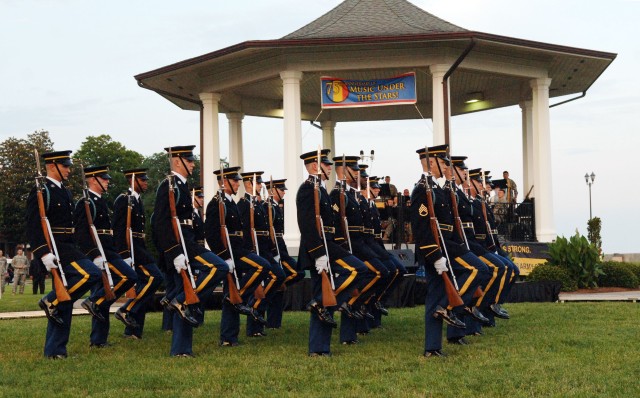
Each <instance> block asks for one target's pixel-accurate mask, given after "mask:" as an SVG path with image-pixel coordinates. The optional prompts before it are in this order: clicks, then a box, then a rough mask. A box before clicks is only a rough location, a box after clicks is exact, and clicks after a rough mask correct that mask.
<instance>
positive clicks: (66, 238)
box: [26, 151, 101, 358]
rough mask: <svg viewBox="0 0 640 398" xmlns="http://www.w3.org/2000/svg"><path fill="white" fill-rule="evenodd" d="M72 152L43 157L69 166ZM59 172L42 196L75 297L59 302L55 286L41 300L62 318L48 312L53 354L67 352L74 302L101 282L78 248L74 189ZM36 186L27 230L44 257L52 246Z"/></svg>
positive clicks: (48, 337) (44, 183)
mask: <svg viewBox="0 0 640 398" xmlns="http://www.w3.org/2000/svg"><path fill="white" fill-rule="evenodd" d="M70 155H71V151H58V152H49V153H45V154H42V158H43V159H44V161H45V163H46V164H55V165H56V167H57V168H59V167H69V166H70V165H71V158H70ZM58 170H59V169H58ZM58 173H59V176H60V180H57V179H54V178H51V177H47V178H46V179H43V181H42V196H43V199H44V205H45V209H44V210H45V214H46V216H47V219H48V220H49V224H50V226H51V231H52V232H53V237H54V240H55V244H56V248H57V252H58V255H59V259H60V264H58V267H61V268H62V271H63V272H64V274H65V277H66V280H67V291H68V292H69V294H70V296H71V300H70V301H65V302H59V301H58V299H57V298H56V293H55V290H52V291H51V292H49V293H48V294H47V295H46V296H45V297H44V298H43V299H42V300H41V301H40V303H41V304H40V305H41V306H42V305H43V304H44V305H46V307H45V308H47V309H46V312H48V313H54V314H55V315H56V316H58V317H59V319H60V320H62V323H61V324H58V323H57V322H55V321H54V320H52V319H51V317H49V316H48V318H49V321H48V323H47V334H46V338H45V345H44V355H45V356H46V357H49V358H63V357H66V356H67V342H68V341H69V333H70V331H71V313H72V310H73V302H74V301H75V300H77V299H79V298H81V297H82V296H83V295H84V294H85V293H86V292H87V291H88V290H89V289H90V288H91V287H92V286H93V285H95V284H96V283H99V282H100V277H101V274H100V270H99V269H98V267H96V266H95V265H94V264H93V262H92V261H91V260H89V259H88V258H87V257H85V256H84V255H83V254H82V253H81V252H80V251H79V250H78V249H77V248H76V245H75V241H74V235H73V231H74V227H73V201H72V197H71V192H70V191H69V190H68V189H67V188H66V187H65V186H64V184H62V182H61V181H62V180H63V179H64V178H63V177H62V174H61V173H60V172H58ZM36 189H37V188H36V187H34V188H33V189H32V190H31V192H30V193H29V197H28V198H27V211H26V219H27V220H26V221H27V225H26V232H27V239H28V241H29V244H30V245H31V247H33V248H34V249H33V256H34V257H37V258H41V257H43V256H45V255H46V254H48V253H51V252H52V250H51V249H50V248H49V246H48V244H47V239H46V238H45V232H44V231H43V230H42V224H41V218H40V213H39V208H38V198H37V191H36Z"/></svg>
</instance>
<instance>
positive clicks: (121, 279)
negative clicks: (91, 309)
mask: <svg viewBox="0 0 640 398" xmlns="http://www.w3.org/2000/svg"><path fill="white" fill-rule="evenodd" d="M107 266H108V267H109V270H111V273H115V274H116V275H118V276H119V277H120V282H118V283H117V284H116V285H115V286H114V287H113V294H115V295H116V297H117V296H118V293H117V292H118V289H119V288H120V287H121V286H122V285H124V284H125V283H126V282H127V281H128V280H129V279H128V278H127V277H126V276H124V275H123V274H122V273H121V272H120V271H118V269H117V268H116V267H114V266H113V265H111V263H107ZM105 300H106V299H105V297H104V296H102V297H100V298H99V299H98V300H96V304H97V305H100V304H102V303H104V301H105Z"/></svg>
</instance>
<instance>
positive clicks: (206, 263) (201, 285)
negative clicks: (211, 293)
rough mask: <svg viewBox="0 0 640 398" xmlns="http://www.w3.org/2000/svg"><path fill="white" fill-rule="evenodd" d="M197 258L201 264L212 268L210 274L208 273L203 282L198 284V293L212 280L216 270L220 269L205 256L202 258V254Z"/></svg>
mask: <svg viewBox="0 0 640 398" xmlns="http://www.w3.org/2000/svg"><path fill="white" fill-rule="evenodd" d="M196 260H197V261H198V262H199V263H200V264H203V265H205V266H206V267H208V268H210V269H209V274H208V275H207V277H206V278H204V279H203V280H202V282H200V283H199V284H198V286H196V293H200V291H201V290H202V289H204V287H205V286H206V285H207V283H208V282H209V281H210V280H211V278H213V275H214V274H215V273H216V271H217V270H218V268H217V267H216V266H215V265H213V264H211V263H209V262H207V260H205V259H204V258H202V257H200V256H196Z"/></svg>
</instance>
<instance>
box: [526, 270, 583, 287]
mask: <svg viewBox="0 0 640 398" xmlns="http://www.w3.org/2000/svg"><path fill="white" fill-rule="evenodd" d="M527 281H532V282H548V281H558V282H560V283H562V288H561V289H560V290H562V291H563V292H572V291H574V290H578V284H577V283H576V281H575V279H573V278H572V277H571V275H569V271H567V270H566V269H564V268H561V267H558V266H557V265H551V264H548V263H547V264H542V265H538V266H537V267H535V268H534V269H533V271H531V273H530V274H529V275H527Z"/></svg>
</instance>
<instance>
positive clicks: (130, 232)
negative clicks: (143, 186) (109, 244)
mask: <svg viewBox="0 0 640 398" xmlns="http://www.w3.org/2000/svg"><path fill="white" fill-rule="evenodd" d="M135 180H136V174H135V173H132V174H131V193H129V194H128V195H127V235H126V242H127V246H129V251H130V252H131V268H133V269H134V270H135V268H136V266H135V263H136V258H135V255H134V253H133V228H132V227H131V213H132V211H133V190H134V189H135V188H134V181H135ZM125 296H126V297H127V298H135V297H136V289H135V287H134V286H131V288H130V289H129V290H127V293H126V294H125Z"/></svg>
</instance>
